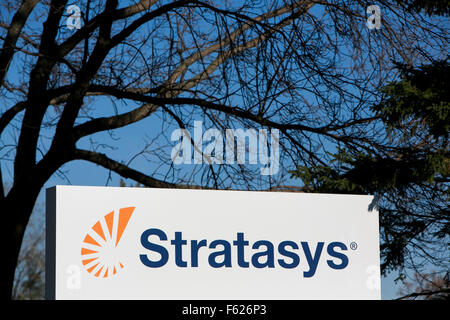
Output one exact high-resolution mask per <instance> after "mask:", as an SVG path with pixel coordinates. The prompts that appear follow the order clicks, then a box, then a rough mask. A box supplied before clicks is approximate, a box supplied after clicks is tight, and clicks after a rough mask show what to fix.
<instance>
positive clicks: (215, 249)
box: [139, 228, 349, 278]
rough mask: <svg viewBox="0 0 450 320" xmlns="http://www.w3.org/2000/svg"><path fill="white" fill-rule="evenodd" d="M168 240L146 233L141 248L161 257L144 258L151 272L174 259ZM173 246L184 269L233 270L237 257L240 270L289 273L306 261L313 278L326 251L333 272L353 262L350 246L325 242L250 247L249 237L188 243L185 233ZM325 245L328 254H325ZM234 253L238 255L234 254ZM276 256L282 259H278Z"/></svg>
mask: <svg viewBox="0 0 450 320" xmlns="http://www.w3.org/2000/svg"><path fill="white" fill-rule="evenodd" d="M167 240H168V237H167V234H166V233H165V232H164V231H162V230H160V229H156V228H151V229H147V230H145V231H144V232H143V233H142V235H141V245H142V246H143V247H144V248H145V249H147V250H148V251H151V252H154V253H157V254H159V256H160V257H159V259H156V260H155V259H154V258H153V259H151V258H149V255H148V254H140V255H139V258H140V260H141V262H142V263H143V264H144V265H145V266H147V267H149V268H160V267H163V266H164V265H166V264H167V263H168V262H169V258H170V255H169V250H168V249H167V248H166V247H165V246H164V245H163V244H164V243H167V242H166V241H167ZM170 244H171V245H172V246H173V251H174V256H175V259H174V261H175V265H176V266H177V267H180V268H186V267H192V268H197V267H198V266H199V265H200V264H204V263H208V264H209V266H211V267H212V268H231V267H233V265H232V261H233V259H232V257H233V254H234V255H235V256H236V260H235V261H237V266H238V267H240V268H249V267H250V266H252V267H254V268H258V269H261V268H275V267H276V266H277V265H278V266H280V267H282V268H285V269H293V268H296V267H298V266H299V265H301V264H302V261H304V262H303V264H304V265H305V267H304V268H305V271H304V272H303V277H305V278H310V277H313V276H314V275H315V274H316V271H317V267H318V265H319V261H320V260H321V257H322V256H323V255H324V254H323V252H325V251H326V254H327V255H328V257H329V259H327V260H326V264H327V265H328V267H330V268H331V269H336V270H341V269H344V268H346V267H347V266H348V264H349V258H348V256H347V255H346V254H345V253H344V252H345V251H347V246H346V245H345V244H344V243H342V242H338V241H334V242H330V243H328V244H327V245H326V243H325V242H321V241H319V242H317V243H310V242H306V241H302V242H300V245H299V244H298V243H296V242H294V241H289V240H286V241H282V242H280V243H279V244H277V245H274V244H273V243H272V242H271V241H269V240H258V241H255V242H254V243H253V244H250V242H249V241H248V240H245V234H244V233H243V232H238V233H236V238H235V240H233V241H231V242H230V241H227V240H223V239H219V240H213V241H211V242H209V243H208V240H206V239H202V240H190V241H188V240H186V239H183V233H182V232H180V231H176V232H175V233H174V237H173V239H172V240H170ZM188 244H189V245H188ZM325 245H326V250H324V247H325ZM184 247H190V248H188V249H187V250H189V251H190V259H189V258H186V256H183V253H186V252H189V251H186V250H183V248H184ZM275 248H276V249H275ZM200 251H203V252H204V253H205V252H206V253H207V254H208V259H207V262H205V261H199V252H200ZM234 251H235V253H233V252H234ZM246 251H247V252H249V253H251V256H250V259H249V261H246V259H245V256H246V254H245V253H246ZM301 253H303V254H301ZM247 256H248V255H247ZM275 256H278V259H276V257H275ZM300 257H302V258H300ZM325 259H326V258H325ZM276 263H277V265H276Z"/></svg>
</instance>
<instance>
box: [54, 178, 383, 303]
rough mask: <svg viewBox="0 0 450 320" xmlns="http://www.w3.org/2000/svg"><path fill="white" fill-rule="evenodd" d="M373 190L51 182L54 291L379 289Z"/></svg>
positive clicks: (358, 295) (87, 294)
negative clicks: (256, 189)
mask: <svg viewBox="0 0 450 320" xmlns="http://www.w3.org/2000/svg"><path fill="white" fill-rule="evenodd" d="M372 199H373V197H372V196H362V195H332V194H310V193H309V194H307V193H287V192H286V193H285V192H248V191H212V190H211V191H210V190H178V189H150V188H120V187H117V188H114V187H81V186H80V187H78V186H56V187H54V188H50V189H48V190H47V240H46V241H47V242H46V243H47V249H46V295H47V298H54V299H208V300H209V299H213V300H216V299H233V300H240V299H275V300H276V299H380V297H381V296H380V268H379V265H380V261H379V229H378V212H377V211H376V210H369V207H370V204H371V202H372Z"/></svg>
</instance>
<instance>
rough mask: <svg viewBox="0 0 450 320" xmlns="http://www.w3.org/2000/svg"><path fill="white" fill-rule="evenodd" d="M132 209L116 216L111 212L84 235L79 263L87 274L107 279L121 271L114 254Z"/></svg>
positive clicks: (124, 210)
mask: <svg viewBox="0 0 450 320" xmlns="http://www.w3.org/2000/svg"><path fill="white" fill-rule="evenodd" d="M134 209H135V207H128V208H122V209H120V210H119V213H118V214H115V213H114V211H111V212H110V213H108V214H107V215H105V216H104V217H103V218H101V219H100V220H99V221H97V222H96V223H95V224H94V225H93V227H92V228H91V229H90V230H89V232H88V233H87V234H86V236H85V237H84V240H83V244H82V247H81V262H82V263H83V266H84V267H85V268H86V270H87V272H89V273H90V274H92V275H94V276H96V277H98V278H107V277H109V276H112V275H115V274H116V273H117V272H118V271H119V270H121V269H123V267H124V266H123V264H122V262H121V261H119V259H118V258H117V255H116V254H115V253H117V250H116V248H117V245H118V244H119V241H120V238H121V237H122V235H123V232H124V231H125V228H126V226H127V224H128V222H129V221H130V218H131V215H132V214H133V211H134Z"/></svg>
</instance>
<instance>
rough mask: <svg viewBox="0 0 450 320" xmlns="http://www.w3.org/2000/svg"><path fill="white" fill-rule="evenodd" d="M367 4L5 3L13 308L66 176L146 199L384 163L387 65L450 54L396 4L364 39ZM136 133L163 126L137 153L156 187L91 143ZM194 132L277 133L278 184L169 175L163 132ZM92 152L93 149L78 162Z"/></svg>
mask: <svg viewBox="0 0 450 320" xmlns="http://www.w3.org/2000/svg"><path fill="white" fill-rule="evenodd" d="M70 4H75V5H77V6H79V8H80V11H81V13H82V23H81V28H80V29H75V30H74V29H70V28H67V24H66V22H67V19H68V18H69V17H68V13H67V11H66V9H67V7H68V5H70ZM371 4H373V1H370V2H369V1H363V0H356V1H354V0H351V1H350V0H348V1H347V0H332V1H325V0H319V1H316V0H301V1H295V0H266V1H247V0H243V1H221V2H217V1H209V0H205V1H189V0H183V1H163V0H160V1H157V0H141V1H127V2H126V4H125V3H124V2H121V3H120V4H119V2H118V1H117V0H103V1H90V0H86V1H77V2H74V3H71V2H68V1H66V0H51V1H50V0H49V1H38V0H23V1H8V2H6V3H4V2H3V3H2V4H1V6H2V7H1V17H0V18H1V21H0V23H1V28H2V31H1V39H2V45H1V52H0V84H1V112H2V113H1V116H0V134H1V135H2V136H1V137H2V140H1V145H0V151H1V153H0V157H1V161H2V163H1V164H2V168H3V169H4V168H9V166H11V167H12V170H11V171H13V174H12V177H11V180H12V187H11V189H10V191H9V192H7V193H5V192H4V191H3V190H0V207H1V208H2V210H5V212H6V211H7V214H4V216H5V220H4V221H5V222H4V225H5V226H6V228H5V229H6V231H7V234H6V236H7V239H8V245H7V246H6V265H7V272H5V273H4V274H5V276H4V277H5V278H6V279H5V282H6V283H7V285H4V286H3V292H4V296H6V297H10V296H11V289H12V284H13V276H14V269H15V267H16V263H17V257H18V253H19V249H20V244H21V242H22V238H23V234H24V231H25V227H26V225H27V222H28V219H29V217H30V214H31V212H32V209H33V206H34V203H35V201H36V198H37V196H38V194H39V191H40V190H41V188H42V187H43V185H44V183H45V182H46V181H47V180H48V179H49V178H50V177H51V176H52V175H53V174H55V173H57V172H58V171H59V170H60V169H61V168H62V166H63V165H65V164H66V163H68V162H71V161H76V160H85V161H89V162H91V163H94V164H97V165H99V166H102V167H104V168H105V169H107V170H110V171H113V172H115V173H117V174H119V175H120V176H122V177H124V178H130V179H133V180H135V181H137V182H139V183H141V184H143V185H145V186H149V187H160V188H178V187H194V186H196V187H208V188H235V189H261V188H274V187H278V186H280V185H283V184H284V183H286V181H287V179H288V175H287V174H286V172H287V170H289V169H290V168H293V167H294V166H295V165H296V164H302V165H313V164H320V163H322V164H325V163H327V161H329V157H328V153H327V152H329V151H333V150H335V149H336V148H337V147H339V146H345V147H346V148H353V149H362V150H366V151H367V152H379V153H383V152H388V150H386V149H385V147H386V145H387V144H388V141H387V139H386V135H385V132H384V131H383V130H382V129H380V124H379V122H378V121H377V117H376V116H374V114H373V113H372V112H371V111H370V108H369V107H368V106H370V105H371V104H372V103H374V102H376V101H377V99H378V98H379V97H378V94H377V89H378V88H379V86H380V85H382V84H383V83H386V81H389V80H390V79H394V78H395V76H396V75H395V73H394V71H393V69H392V68H391V60H397V61H400V62H403V63H410V64H414V63H417V62H420V61H426V60H427V59H430V58H433V57H438V56H440V55H443V54H446V52H447V47H446V44H447V41H448V39H447V36H446V33H445V32H446V30H445V26H443V25H441V24H440V21H434V20H433V19H431V18H425V17H424V16H422V15H421V14H418V13H413V12H407V11H405V10H404V8H403V7H402V6H401V5H399V4H398V3H396V2H390V1H377V4H378V5H379V6H380V7H381V10H382V28H381V29H373V30H371V29H369V28H367V27H366V20H367V13H366V8H367V7H368V6H369V5H371ZM427 48H428V49H427ZM429 48H433V50H429ZM144 119H153V120H155V122H152V123H153V124H154V123H159V129H160V131H159V134H156V135H155V136H154V137H148V142H147V143H143V147H144V148H143V149H142V152H141V155H142V156H143V157H146V158H147V159H148V160H149V161H152V162H154V163H155V164H156V165H157V169H156V170H155V172H153V173H151V172H140V171H138V170H137V169H135V168H133V166H132V165H131V164H130V161H128V162H124V161H126V159H113V156H112V155H111V154H107V153H108V151H109V149H107V148H103V149H102V147H105V145H106V144H109V145H112V146H113V145H114V139H111V140H110V143H105V142H104V141H102V143H101V144H100V143H99V142H98V140H99V138H98V134H99V133H101V132H110V133H112V132H113V130H115V131H114V132H116V131H117V130H118V129H120V128H123V127H126V126H131V125H133V124H135V123H137V122H138V121H141V120H144ZM195 119H198V120H203V123H204V125H205V126H208V127H214V128H218V129H221V130H225V128H248V127H253V128H268V129H278V130H280V134H281V136H280V143H281V146H282V151H283V152H282V155H281V159H280V162H281V164H282V167H281V171H280V173H278V174H277V175H276V176H261V175H260V174H259V171H258V170H256V169H254V168H252V167H250V166H243V165H208V164H202V165H197V166H192V167H190V168H192V170H189V172H187V170H186V169H185V167H182V168H181V169H180V168H179V167H176V166H174V165H172V164H171V162H170V151H169V152H168V151H167V150H168V148H169V150H170V141H169V138H170V132H171V131H172V130H173V129H175V128H177V127H181V128H190V127H191V126H192V124H193V120H195ZM152 129H154V128H152ZM205 129H206V128H205ZM143 134H145V133H143ZM112 138H113V137H112ZM133 139H135V137H133ZM87 142H89V143H90V146H91V147H90V148H87V147H82V146H81V144H83V145H89V143H87ZM102 151H103V152H102ZM128 160H129V158H128ZM10 163H11V165H10ZM0 178H1V175H0ZM1 185H2V184H1V183H0V186H1ZM6 208H8V209H6Z"/></svg>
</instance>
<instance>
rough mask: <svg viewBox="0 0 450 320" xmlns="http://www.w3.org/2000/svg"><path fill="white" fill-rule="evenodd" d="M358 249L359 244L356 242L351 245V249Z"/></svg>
mask: <svg viewBox="0 0 450 320" xmlns="http://www.w3.org/2000/svg"><path fill="white" fill-rule="evenodd" d="M357 248H358V244H357V243H356V242H352V243H350V249H352V250H356V249H357Z"/></svg>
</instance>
